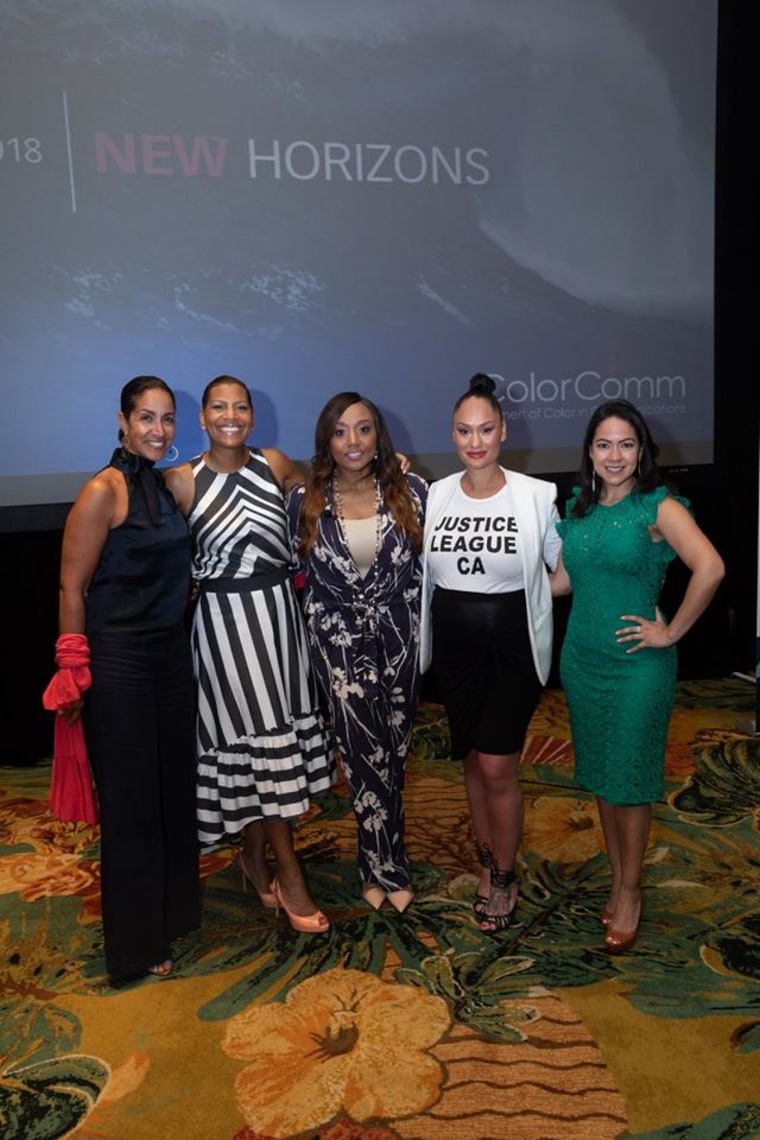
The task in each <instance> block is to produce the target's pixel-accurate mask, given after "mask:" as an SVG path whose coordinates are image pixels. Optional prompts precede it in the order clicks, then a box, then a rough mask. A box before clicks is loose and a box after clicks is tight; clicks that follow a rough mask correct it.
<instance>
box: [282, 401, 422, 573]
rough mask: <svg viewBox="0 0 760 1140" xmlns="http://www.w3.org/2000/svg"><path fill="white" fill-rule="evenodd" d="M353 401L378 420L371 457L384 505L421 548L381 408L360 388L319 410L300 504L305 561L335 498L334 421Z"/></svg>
mask: <svg viewBox="0 0 760 1140" xmlns="http://www.w3.org/2000/svg"><path fill="white" fill-rule="evenodd" d="M353 404H364V406H365V408H367V410H368V411H369V413H370V415H371V416H372V419H373V420H374V422H375V431H376V433H377V452H376V454H375V458H374V460H373V461H372V473H373V475H374V476H375V478H376V479H377V481H378V484H379V486H380V493H381V495H382V497H383V505H384V506H385V509H386V510H387V511H388V512H389V513H390V514H391V515H392V516H393V525H394V527H395V528H396V530H398V531H401V532H402V533H403V534H405V535H406V537H407V538H408V540H409V544H410V546H411V548H412V550H413V551H414V553H415V554H419V552H420V551H421V550H422V527H421V525H420V521H419V517H418V515H417V507H416V504H415V500H414V497H413V496H412V492H411V491H410V489H409V484H408V483H407V481H406V478H405V477H404V474H403V472H402V470H401V464H400V463H399V461H398V457H397V456H396V452H395V451H394V449H393V444H392V442H391V437H390V435H389V434H388V428H387V427H386V424H385V420H384V419H383V414H382V412H381V411H380V409H379V408H377V407H376V406H375V405H374V404H373V403H372V401H371V400H368V399H367V397H366V396H361V395H359V393H358V392H339V393H338V394H337V396H333V397H332V398H331V399H330V400H328V401H327V403H326V404H325V406H324V408H323V409H322V411H321V412H320V413H319V419H318V420H317V426H316V428H315V430H314V457H313V458H312V461H311V465H310V468H309V472H308V474H307V476H306V486H305V493H304V498H303V504H302V506H301V520H300V522H301V526H300V531H301V540H300V542H299V544H298V554H299V556H300V557H301V558H302V559H303V560H304V561H306V560H307V559H308V557H309V554H310V553H311V550H312V547H313V546H314V543H315V541H316V537H317V520H318V519H319V516H320V515H321V514H322V512H323V511H324V509H325V507H326V506H327V503H328V502H330V503H331V502H332V487H331V484H332V477H333V474H334V472H335V460H334V459H333V457H332V454H331V452H330V441H331V440H332V438H333V435H334V433H335V425H336V424H337V423H338V421H339V420H340V418H341V416H342V415H343V413H344V412H345V411H346V409H347V408H350V407H351V406H352V405H353Z"/></svg>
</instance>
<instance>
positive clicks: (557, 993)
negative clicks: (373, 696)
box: [0, 679, 760, 1140]
mask: <svg viewBox="0 0 760 1140" xmlns="http://www.w3.org/2000/svg"><path fill="white" fill-rule="evenodd" d="M754 701H755V694H754V688H753V686H752V685H751V684H748V683H747V682H746V681H743V680H741V679H729V680H725V681H706V682H685V683H681V684H680V685H679V692H678V702H677V708H676V711H675V714H674V717H673V722H672V727H671V733H670V738H669V747H668V764H667V774H668V795H667V802H664V803H662V804H659V805H656V809H655V822H654V828H653V835H652V843H651V846H650V850H649V853H648V857H647V867H646V890H645V912H644V921H643V923H642V928H641V934H640V938H639V940H638V942H637V943H636V945H635V947H634V949H633V950H632V951H631V952H630V953H628V954H626V955H622V956H618V957H612V956H610V955H608V954H607V953H606V952H605V950H604V948H603V942H602V938H601V928H600V925H599V920H598V914H599V911H600V910H601V908H602V906H603V903H604V900H605V896H606V887H607V880H606V875H605V860H604V858H603V856H602V855H601V854H600V846H601V843H600V833H599V826H598V822H597V818H596V813H595V810H594V807H593V803H592V802H591V800H590V798H589V797H588V796H586V795H585V794H583V793H579V792H578V791H577V790H576V789H575V788H574V786H573V783H572V750H571V746H570V742H569V738H568V729H567V717H566V710H565V705H564V698H563V695H562V693H561V692H557V691H548V692H546V693H545V694H544V697H543V700H542V703H541V706H540V708H539V711H538V713H537V714H536V716H535V718H534V720H533V723H532V725H531V733H530V738H529V742H528V746H527V750H526V756H525V761H524V764H523V784H524V790H525V835H524V841H523V844H522V849H521V858H520V865H519V872H520V883H521V895H520V904H519V912H518V913H519V921H518V922H517V923H516V924H515V925H514V926H512V927H511V928H510V929H509V930H508V931H506V932H504V933H503V934H501V935H498V936H488V935H484V934H482V933H481V932H480V931H479V930H478V929H477V927H476V926H475V925H474V923H473V921H472V917H471V907H470V901H471V897H472V893H473V888H474V885H475V878H474V875H473V870H474V867H473V858H472V854H473V853H472V844H471V840H470V838H469V834H468V827H467V811H466V805H465V800H464V793H463V789H462V784H461V779H460V775H459V772H458V769H457V768H456V767H455V766H454V765H452V764H451V763H450V762H449V761H448V760H447V759H446V757H447V747H448V741H447V733H446V726H445V721H444V718H443V715H442V711H441V709H440V708H439V707H438V706H437V705H433V704H426V705H424V706H423V707H422V709H421V710H420V714H419V717H418V724H417V728H416V731H415V737H414V741H413V758H412V759H411V760H410V764H409V770H408V786H407V796H406V803H407V817H408V824H407V832H408V839H409V847H410V854H411V856H412V859H413V862H414V884H415V889H416V892H417V895H416V898H415V901H414V903H413V904H412V906H411V907H410V908H409V909H408V910H407V911H406V913H405V914H403V915H398V914H396V912H395V911H393V910H390V909H388V908H387V907H384V908H383V909H382V910H381V911H379V912H374V911H370V910H368V908H367V907H366V906H365V905H364V904H363V902H362V900H361V897H360V895H359V893H358V889H357V882H356V878H355V873H354V868H353V847H354V822H353V817H352V815H351V812H350V808H349V805H348V802H347V800H346V797H345V792H344V789H342V788H341V787H338V788H336V790H335V792H334V793H333V794H331V795H329V796H327V797H324V798H323V799H322V800H321V801H320V802H319V803H318V805H316V806H315V808H314V810H313V813H312V815H311V816H310V818H309V819H308V820H306V821H304V823H303V825H302V826H301V828H300V830H299V832H298V842H299V848H300V850H301V853H302V856H303V859H304V863H305V866H306V869H307V873H308V877H309V880H310V883H311V886H312V889H313V893H314V895H315V897H316V899H317V900H318V902H319V904H320V905H321V906H322V908H323V909H324V910H326V911H327V912H328V913H329V914H330V915H331V917H332V919H333V926H332V929H331V931H330V933H329V935H327V936H306V935H296V934H295V933H294V932H293V931H291V929H290V927H289V926H288V925H287V922H286V921H285V919H284V918H282V917H280V918H279V919H277V918H276V917H275V916H274V914H273V912H271V911H267V910H265V909H264V908H263V907H262V906H261V905H260V904H259V903H258V902H257V901H255V900H254V897H253V896H252V895H251V894H244V893H243V892H242V891H241V887H240V881H239V878H238V877H237V874H236V869H235V866H234V865H233V863H232V859H233V854H234V853H233V852H232V851H231V850H224V851H221V852H219V853H218V854H216V855H214V856H213V857H208V858H206V859H205V860H204V863H203V874H204V883H205V895H204V921H203V927H202V929H201V931H200V932H199V933H198V934H197V935H194V936H192V937H189V938H187V939H185V940H184V942H183V943H182V944H181V945H179V946H178V947H177V950H178V953H177V954H176V956H175V960H176V972H175V974H174V976H173V977H172V978H170V979H168V980H162V979H157V978H151V979H150V980H144V981H142V982H138V983H135V984H133V985H131V986H127V987H122V988H121V989H113V988H110V987H109V985H108V983H107V979H106V978H105V976H104V973H103V962H102V958H101V947H100V942H99V938H100V925H99V921H98V906H99V900H98V863H97V858H98V848H97V832H96V831H95V830H92V829H89V828H85V827H72V826H71V825H64V824H60V823H57V822H55V821H54V820H52V818H51V817H50V815H49V813H48V810H47V786H48V780H49V766H47V765H39V766H37V767H35V768H4V769H2V770H0V784H1V785H2V787H1V789H0V918H1V921H2V931H3V944H2V992H1V994H0V1001H1V1002H2V1019H1V1020H0V1040H1V1042H2V1043H1V1045H0V1052H1V1053H2V1070H3V1071H2V1075H1V1076H0V1136H2V1137H3V1140H51V1138H53V1137H63V1136H73V1135H76V1136H77V1137H82V1138H85V1137H86V1138H92V1140H94V1138H99V1140H117V1138H118V1140H142V1138H151V1140H155V1138H157V1137H160V1138H161V1140H180V1138H181V1140H196V1138H198V1140H265V1138H274V1137H289V1138H299V1140H306V1138H309V1140H313V1138H320V1140H391V1138H397V1137H398V1138H403V1140H418V1138H419V1140H428V1138H438V1137H445V1138H446V1140H476V1138H477V1140H488V1138H498V1137H510V1138H519V1140H522V1138H526V1140H527V1138H536V1140H537V1138H544V1140H546V1138H549V1140H551V1138H560V1137H562V1138H578V1140H594V1138H597V1137H599V1138H602V1137H610V1138H611V1137H636V1138H637V1140H654V1138H655V1137H657V1138H665V1137H679V1138H688V1140H718V1138H722V1137H725V1138H726V1140H728V1138H731V1140H744V1138H749V1137H758V1136H760V906H758V899H759V895H760V846H759V844H758V825H759V824H760V743H759V738H757V737H750V736H747V735H743V734H742V733H741V732H738V731H736V729H735V726H736V723H737V720H740V719H744V720H747V719H751V718H752V717H753V716H754ZM623 731H625V726H621V732H623Z"/></svg>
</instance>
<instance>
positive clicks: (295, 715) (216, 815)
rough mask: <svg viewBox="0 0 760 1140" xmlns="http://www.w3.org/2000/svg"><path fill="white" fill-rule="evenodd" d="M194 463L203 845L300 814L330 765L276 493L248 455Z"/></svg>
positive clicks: (257, 455) (269, 476)
mask: <svg viewBox="0 0 760 1140" xmlns="http://www.w3.org/2000/svg"><path fill="white" fill-rule="evenodd" d="M191 466H192V470H193V475H194V478H195V497H194V500H193V507H192V510H191V512H190V515H189V518H188V522H189V525H190V531H191V534H192V537H193V550H194V555H193V577H194V578H195V579H196V580H197V581H198V583H199V585H200V597H199V599H198V604H197V606H196V609H195V614H194V617H193V631H192V645H193V660H194V664H195V672H196V677H197V679H198V832H199V838H200V842H201V845H202V846H203V847H204V848H209V847H213V846H215V845H218V844H220V843H223V842H228V841H230V840H231V839H234V838H235V837H239V835H240V832H241V831H242V829H243V828H244V827H245V826H246V824H248V823H251V822H253V821H256V820H261V819H266V820H277V819H292V818H293V817H295V816H299V815H302V814H303V813H304V812H305V811H306V810H307V809H308V807H309V803H310V798H311V796H314V795H316V794H318V793H319V792H324V791H326V790H327V789H328V788H329V787H330V785H331V783H332V779H333V760H332V756H331V753H330V748H329V743H328V739H327V735H326V733H325V731H324V727H323V723H322V718H321V715H320V712H319V709H318V698H317V694H316V687H315V683H314V680H313V677H312V672H311V666H310V661H309V649H308V644H307V641H306V632H305V629H304V624H303V618H302V616H301V611H300V609H299V606H298V602H297V600H296V596H295V593H294V590H293V586H292V583H291V580H290V575H289V571H288V567H289V563H290V554H289V550H288V542H287V522H286V515H285V506H284V500H283V495H282V491H281V489H280V486H279V484H278V483H277V481H276V479H275V477H274V475H273V473H272V470H271V468H270V466H269V464H268V462H267V460H266V458H265V457H264V456H263V455H262V454H261V452H259V451H257V450H255V449H252V450H251V454H250V458H249V460H248V462H247V463H246V465H245V466H244V467H242V468H240V469H239V470H238V471H235V472H233V473H231V474H218V473H216V472H214V471H212V470H211V469H210V468H209V467H208V466H207V465H206V463H205V461H204V460H203V457H202V456H201V457H198V458H196V459H194V460H192V461H191Z"/></svg>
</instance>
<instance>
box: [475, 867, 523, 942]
mask: <svg viewBox="0 0 760 1140" xmlns="http://www.w3.org/2000/svg"><path fill="white" fill-rule="evenodd" d="M516 882H517V874H516V873H515V871H514V869H512V870H511V871H502V870H501V869H500V868H499V867H497V865H496V863H494V862H492V863H491V896H490V898H489V900H488V902H489V905H490V903H491V901H492V900H493V898H494V896H495V895H496V894H503V895H507V894H508V892H509V888H510V887H511V886H513V885H514V884H515V883H516ZM516 910H517V892H515V901H514V902H513V903H512V906H511V908H510V909H509V910H508V911H507V913H506V914H489V913H488V911H486V912H485V913H484V914H482V915H480V929H481V930H482V931H483V933H484V934H500V933H501V932H502V930H506V929H507V927H508V926H510V925H511V923H512V920H513V918H514V917H515V911H516Z"/></svg>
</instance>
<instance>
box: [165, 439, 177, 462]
mask: <svg viewBox="0 0 760 1140" xmlns="http://www.w3.org/2000/svg"><path fill="white" fill-rule="evenodd" d="M172 451H173V452H174V455H172V454H171V452H172ZM164 459H168V460H169V462H170V463H176V462H177V460H178V459H179V448H178V447H177V445H176V444H175V443H173V444H172V445H171V447H170V448H169V449H168V450H167V452H166V455H165V456H164Z"/></svg>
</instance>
